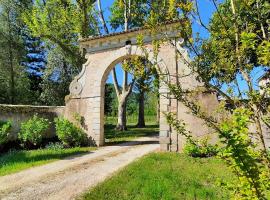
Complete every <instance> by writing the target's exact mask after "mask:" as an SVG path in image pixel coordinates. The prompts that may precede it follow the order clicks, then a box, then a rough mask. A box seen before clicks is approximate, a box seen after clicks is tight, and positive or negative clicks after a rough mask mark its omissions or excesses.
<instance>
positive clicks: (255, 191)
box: [219, 108, 270, 200]
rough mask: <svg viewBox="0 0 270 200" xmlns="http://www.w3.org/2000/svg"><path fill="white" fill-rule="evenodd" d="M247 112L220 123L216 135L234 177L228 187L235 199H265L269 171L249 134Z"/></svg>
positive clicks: (264, 156) (263, 157)
mask: <svg viewBox="0 0 270 200" xmlns="http://www.w3.org/2000/svg"><path fill="white" fill-rule="evenodd" d="M250 116H251V112H250V111H248V110H247V109H243V108H239V109H236V110H235V111H234V113H233V115H232V117H231V118H230V119H229V120H227V121H225V122H223V123H221V125H220V129H221V132H220V134H219V136H220V138H221V139H222V141H223V143H224V151H223V152H221V154H220V155H221V157H222V158H224V159H225V160H226V161H227V162H228V163H229V166H230V167H231V168H232V169H233V171H234V173H235V174H237V176H238V181H237V183H235V184H233V185H231V186H229V187H230V189H231V190H232V191H233V192H234V196H235V198H236V199H252V200H254V199H267V198H266V192H267V191H268V190H269V189H270V182H269V177H270V169H269V165H267V164H266V163H267V162H269V161H268V160H267V159H269V158H267V155H264V154H263V153H262V152H261V150H260V148H259V147H257V146H256V141H255V140H256V138H254V137H253V138H252V137H251V136H252V134H251V133H250V130H249V127H250V125H251V124H250Z"/></svg>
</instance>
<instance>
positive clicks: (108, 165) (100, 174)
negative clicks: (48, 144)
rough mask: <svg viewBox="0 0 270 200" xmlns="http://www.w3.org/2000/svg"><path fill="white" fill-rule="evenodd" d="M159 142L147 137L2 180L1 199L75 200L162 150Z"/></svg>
mask: <svg viewBox="0 0 270 200" xmlns="http://www.w3.org/2000/svg"><path fill="white" fill-rule="evenodd" d="M157 141H158V139H157V137H143V138H139V139H137V140H136V141H132V142H127V143H123V144H120V145H116V146H106V147H101V148H99V149H98V150H96V151H93V152H90V153H87V154H84V155H80V156H73V157H69V158H66V159H63V160H60V161H56V162H53V163H50V164H46V165H43V166H39V167H34V168H31V169H27V170H24V171H22V172H19V173H16V174H12V175H7V176H3V177H0V199H16V200H17V199H25V200H32V199H33V200H39V199H55V200H61V199H64V200H68V199H75V198H76V197H78V195H80V194H81V193H83V192H85V191H86V190H88V189H89V188H91V187H93V186H95V185H97V184H98V183H99V182H102V181H103V180H104V179H105V178H107V177H109V176H111V175H112V174H113V173H114V172H116V171H117V170H119V169H121V168H123V167H124V166H126V165H128V164H129V163H131V162H132V161H134V160H135V159H137V158H140V157H142V156H144V155H146V154H148V153H150V152H152V151H156V150H158V149H159V144H158V143H157Z"/></svg>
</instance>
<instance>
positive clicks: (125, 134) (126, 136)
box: [105, 124, 159, 144]
mask: <svg viewBox="0 0 270 200" xmlns="http://www.w3.org/2000/svg"><path fill="white" fill-rule="evenodd" d="M158 131H159V126H158V125H155V124H153V125H147V126H146V127H145V128H136V126H133V125H128V127H127V130H126V131H118V130H115V125H111V124H107V125H105V138H106V140H105V142H106V143H107V144H117V143H121V142H127V141H131V140H133V139H136V138H138V137H145V136H152V135H158Z"/></svg>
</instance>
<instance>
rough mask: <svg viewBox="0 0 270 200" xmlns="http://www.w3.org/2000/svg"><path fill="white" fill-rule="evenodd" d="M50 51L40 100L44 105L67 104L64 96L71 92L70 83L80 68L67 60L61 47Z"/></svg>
mask: <svg viewBox="0 0 270 200" xmlns="http://www.w3.org/2000/svg"><path fill="white" fill-rule="evenodd" d="M48 52H49V54H48V56H47V66H46V69H45V71H44V74H43V77H42V82H41V85H40V86H41V89H42V93H41V95H40V101H41V102H42V104H43V105H44V104H45V105H51V106H57V105H65V98H64V97H65V96H66V95H68V94H69V89H68V88H69V84H70V82H71V81H72V77H73V76H75V75H76V74H78V73H79V69H77V68H74V66H73V65H72V64H71V63H70V62H68V61H67V60H66V58H65V55H64V53H63V52H62V51H61V49H60V48H59V47H58V48H52V49H49V51H48Z"/></svg>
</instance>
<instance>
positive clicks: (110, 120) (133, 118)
mask: <svg viewBox="0 0 270 200" xmlns="http://www.w3.org/2000/svg"><path fill="white" fill-rule="evenodd" d="M144 118H145V122H146V124H148V125H153V124H156V123H157V121H156V119H157V116H156V115H145V116H144ZM105 122H106V124H114V125H116V124H117V117H114V116H105ZM137 122H138V115H128V116H127V124H128V125H132V126H134V125H135V124H137Z"/></svg>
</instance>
